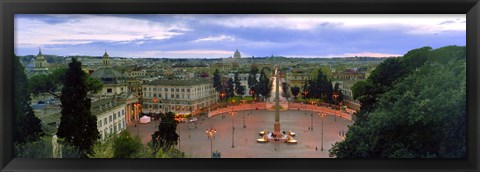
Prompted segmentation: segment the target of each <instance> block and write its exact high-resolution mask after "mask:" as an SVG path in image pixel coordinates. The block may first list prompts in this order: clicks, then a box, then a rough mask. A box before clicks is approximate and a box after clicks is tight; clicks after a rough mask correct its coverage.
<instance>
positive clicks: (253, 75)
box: [248, 66, 258, 88]
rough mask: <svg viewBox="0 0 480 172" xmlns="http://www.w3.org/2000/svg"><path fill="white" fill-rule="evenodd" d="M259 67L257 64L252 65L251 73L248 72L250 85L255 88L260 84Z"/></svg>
mask: <svg viewBox="0 0 480 172" xmlns="http://www.w3.org/2000/svg"><path fill="white" fill-rule="evenodd" d="M257 74H258V68H257V67H256V66H252V68H251V69H250V73H249V74H248V87H249V88H254V87H255V86H256V85H257V84H258V80H257Z"/></svg>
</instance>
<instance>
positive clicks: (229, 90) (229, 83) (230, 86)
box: [225, 78, 235, 99]
mask: <svg viewBox="0 0 480 172" xmlns="http://www.w3.org/2000/svg"><path fill="white" fill-rule="evenodd" d="M225 92H226V94H227V99H228V98H230V97H233V96H234V95H235V90H234V82H233V79H232V78H228V81H227V89H226V90H225Z"/></svg>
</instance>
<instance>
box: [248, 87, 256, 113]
mask: <svg viewBox="0 0 480 172" xmlns="http://www.w3.org/2000/svg"><path fill="white" fill-rule="evenodd" d="M249 94H250V95H251V96H252V103H251V104H250V114H252V113H253V102H254V99H253V94H255V91H253V90H250V92H249Z"/></svg>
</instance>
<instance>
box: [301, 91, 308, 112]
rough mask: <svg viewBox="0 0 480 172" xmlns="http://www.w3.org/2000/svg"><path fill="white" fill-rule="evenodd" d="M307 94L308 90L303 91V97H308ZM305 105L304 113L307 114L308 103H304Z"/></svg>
mask: <svg viewBox="0 0 480 172" xmlns="http://www.w3.org/2000/svg"><path fill="white" fill-rule="evenodd" d="M307 94H308V91H303V95H304V96H303V98H305V99H306V98H307ZM302 103H303V102H302ZM303 106H304V109H305V113H304V115H306V114H307V104H306V103H304V104H303Z"/></svg>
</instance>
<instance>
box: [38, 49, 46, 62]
mask: <svg viewBox="0 0 480 172" xmlns="http://www.w3.org/2000/svg"><path fill="white" fill-rule="evenodd" d="M44 59H45V57H44V56H43V54H42V50H41V49H38V54H37V60H44Z"/></svg>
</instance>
